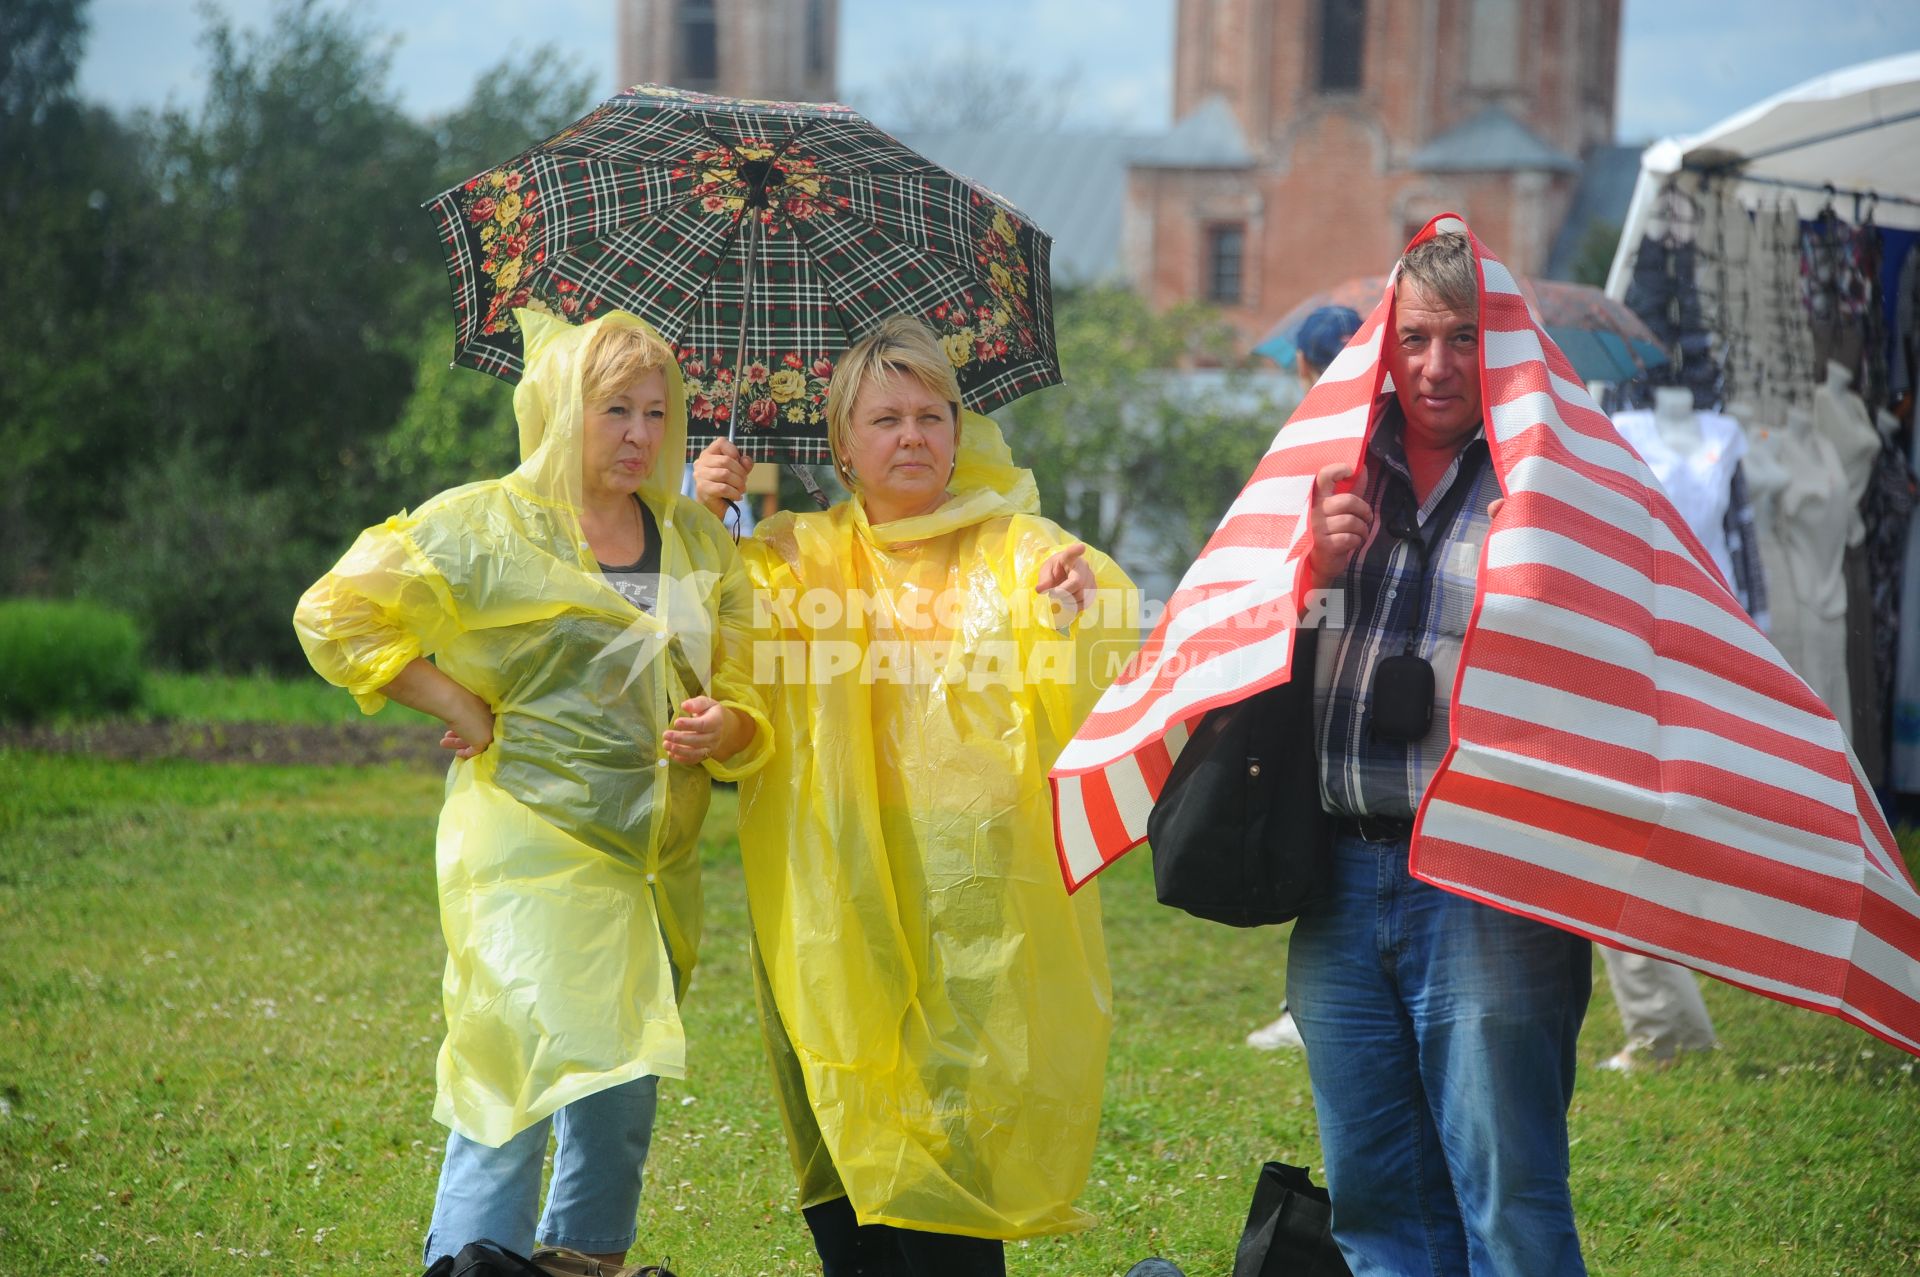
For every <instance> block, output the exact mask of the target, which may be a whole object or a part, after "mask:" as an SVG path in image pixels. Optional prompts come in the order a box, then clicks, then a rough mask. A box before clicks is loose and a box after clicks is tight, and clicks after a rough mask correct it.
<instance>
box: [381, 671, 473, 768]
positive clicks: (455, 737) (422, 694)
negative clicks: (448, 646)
mask: <svg viewBox="0 0 1920 1277" xmlns="http://www.w3.org/2000/svg"><path fill="white" fill-rule="evenodd" d="M380 691H381V693H382V694H383V695H384V696H386V697H387V698H388V699H389V700H394V701H398V702H400V704H402V705H405V706H406V707H407V708H408V709H417V710H419V711H420V712H421V713H422V714H431V715H432V716H433V717H435V718H437V719H439V720H440V721H441V722H443V723H445V724H446V725H447V734H446V735H445V736H442V737H441V738H440V746H441V748H443V749H450V750H452V751H453V752H454V753H455V754H457V755H459V756H460V757H461V758H472V757H473V756H474V755H475V754H478V753H481V752H482V751H484V750H485V749H486V748H487V746H489V745H491V744H493V706H491V705H489V704H487V702H486V701H485V700H483V699H482V698H481V697H479V696H477V695H475V694H474V693H473V692H470V691H468V690H467V689H466V688H465V687H462V686H461V685H460V684H459V683H456V682H454V681H453V679H451V678H449V677H447V676H446V675H445V674H443V673H441V672H440V669H439V667H438V666H436V665H435V664H434V663H433V662H432V661H429V660H425V659H422V658H420V657H415V658H414V659H413V660H411V661H409V662H408V663H407V666H406V668H405V669H403V670H401V671H400V673H399V674H397V675H396V676H395V677H394V680H393V681H392V682H391V683H388V684H387V685H386V686H385V687H383V688H381V689H380Z"/></svg>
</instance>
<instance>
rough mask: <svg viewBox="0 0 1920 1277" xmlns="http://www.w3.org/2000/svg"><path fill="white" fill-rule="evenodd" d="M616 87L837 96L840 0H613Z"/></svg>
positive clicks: (806, 98) (791, 97)
mask: <svg viewBox="0 0 1920 1277" xmlns="http://www.w3.org/2000/svg"><path fill="white" fill-rule="evenodd" d="M616 4H617V9H616V17H615V39H616V41H617V42H618V58H617V66H618V75H619V77H620V87H622V88H625V87H626V86H627V85H630V84H640V83H644V82H652V83H655V84H671V85H675V86H677V87H679V88H683V89H698V90H700V91H702V92H706V93H719V94H723V95H725V96H728V97H751V98H775V99H781V100H788V101H796V102H827V101H832V100H833V99H834V98H835V97H836V96H837V88H836V86H837V83H838V78H839V56H838V52H837V48H838V44H839V39H840V30H839V23H840V5H839V0H616Z"/></svg>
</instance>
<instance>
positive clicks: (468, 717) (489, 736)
mask: <svg viewBox="0 0 1920 1277" xmlns="http://www.w3.org/2000/svg"><path fill="white" fill-rule="evenodd" d="M469 695H472V694H471V693H469ZM491 744H493V706H491V705H489V704H487V703H486V702H485V701H483V700H481V699H480V698H479V697H478V696H474V697H473V703H472V704H471V705H468V706H465V707H463V708H462V709H461V710H459V711H458V712H457V713H455V714H453V715H449V716H448V718H447V734H446V735H444V736H442V737H441V738H440V748H442V749H450V750H452V751H453V754H454V757H456V758H472V757H474V756H475V755H476V754H483V753H485V752H486V749H487V746H489V745H491Z"/></svg>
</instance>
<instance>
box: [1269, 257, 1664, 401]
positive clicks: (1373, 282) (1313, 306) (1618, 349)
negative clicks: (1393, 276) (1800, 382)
mask: <svg viewBox="0 0 1920 1277" xmlns="http://www.w3.org/2000/svg"><path fill="white" fill-rule="evenodd" d="M1518 282H1519V285H1520V292H1521V294H1522V295H1523V296H1524V297H1525V298H1526V299H1527V301H1528V302H1530V303H1531V304H1532V305H1533V309H1534V312H1535V313H1536V314H1537V315H1539V316H1540V323H1541V326H1542V327H1543V328H1545V329H1546V330H1547V335H1548V336H1549V337H1551V338H1553V340H1554V344H1555V345H1557V346H1559V347H1560V350H1561V352H1562V353H1563V354H1565V355H1566V357H1567V359H1568V361H1569V362H1570V363H1572V364H1573V369H1574V371H1575V372H1577V373H1579V374H1580V377H1581V380H1583V381H1611V382H1624V381H1632V380H1634V379H1635V378H1636V377H1639V376H1642V375H1643V374H1644V373H1646V372H1647V371H1648V370H1649V369H1653V368H1657V367H1659V366H1660V365H1661V364H1664V363H1666V362H1667V356H1666V352H1665V351H1663V350H1662V349H1661V348H1660V343H1659V341H1658V340H1656V339H1655V337H1654V335H1653V333H1652V331H1651V330H1650V329H1648V327H1647V326H1646V324H1645V323H1644V322H1642V321H1641V319H1640V317H1639V316H1638V315H1636V314H1634V313H1633V312H1632V311H1631V310H1629V309H1627V306H1626V303H1624V302H1619V301H1615V300H1614V299H1613V298H1611V297H1609V296H1607V295H1606V294H1605V293H1603V292H1601V291H1600V290H1599V289H1597V288H1589V287H1588V286H1587V285H1585V284H1569V283H1565V282H1562V281H1560V280H1545V279H1540V280H1531V279H1523V280H1520V281H1518ZM1386 286H1387V277H1386V276H1385V275H1363V276H1359V277H1357V278H1354V279H1349V280H1347V281H1346V282H1345V283H1342V284H1336V285H1335V286H1334V287H1332V288H1329V289H1327V290H1325V291H1324V292H1318V293H1315V294H1314V295H1313V296H1311V297H1309V298H1307V300H1305V301H1303V302H1301V303H1300V304H1299V305H1298V306H1295V307H1294V308H1293V309H1292V310H1290V311H1288V312H1287V313H1286V315H1285V316H1283V317H1282V318H1281V320H1280V322H1279V323H1277V324H1275V325H1274V326H1273V328H1272V330H1271V331H1269V332H1268V333H1267V335H1266V336H1265V337H1264V338H1262V339H1261V342H1260V344H1259V345H1257V346H1255V347H1254V348H1253V349H1254V353H1255V354H1260V355H1265V356H1267V358H1269V359H1271V360H1273V361H1274V362H1275V363H1277V364H1279V365H1280V366H1281V367H1282V368H1291V367H1293V356H1294V349H1295V347H1294V339H1295V338H1296V337H1297V336H1298V335H1299V332H1300V325H1301V324H1303V323H1305V322H1306V319H1307V316H1308V315H1311V314H1312V313H1313V312H1314V311H1316V310H1318V309H1320V308H1321V307H1322V306H1347V307H1350V308H1352V309H1353V310H1356V311H1358V312H1360V313H1361V314H1363V315H1364V314H1366V313H1367V312H1368V311H1369V310H1371V309H1372V308H1373V306H1374V305H1375V304H1376V303H1377V302H1378V301H1379V300H1380V294H1381V293H1382V292H1383V291H1385V289H1386Z"/></svg>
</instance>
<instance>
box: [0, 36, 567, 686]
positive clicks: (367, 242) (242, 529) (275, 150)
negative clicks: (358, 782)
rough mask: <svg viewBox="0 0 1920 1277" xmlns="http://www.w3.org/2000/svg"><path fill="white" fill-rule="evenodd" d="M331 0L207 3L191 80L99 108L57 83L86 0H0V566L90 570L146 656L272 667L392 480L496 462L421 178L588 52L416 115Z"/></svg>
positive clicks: (458, 474)
mask: <svg viewBox="0 0 1920 1277" xmlns="http://www.w3.org/2000/svg"><path fill="white" fill-rule="evenodd" d="M357 12H360V11H359V10H355V9H347V8H344V7H332V6H329V5H326V4H322V3H319V0H282V3H281V4H280V5H279V6H278V7H277V8H276V10H275V11H274V13H273V14H272V15H271V17H270V18H269V19H268V20H267V21H266V22H265V23H263V24H262V25H261V27H260V28H259V29H258V30H253V31H247V30H241V29H239V28H236V27H235V26H234V25H233V24H232V23H231V22H230V21H229V20H228V19H227V18H226V17H224V16H222V15H221V14H220V13H219V11H217V10H214V9H212V8H209V9H208V10H206V16H205V19H204V21H205V28H204V32H203V35H202V46H203V56H204V59H205V67H206V72H205V84H206V95H205V98H204V100H203V101H201V102H199V103H196V104H194V105H192V106H191V107H190V108H183V109H173V110H169V111H166V112H164V113H161V114H158V115H142V116H138V117H134V118H131V119H119V118H115V117H114V116H112V115H110V114H109V113H107V112H105V111H102V110H99V109H97V108H92V107H88V106H86V105H85V104H84V103H80V102H78V101H77V100H76V98H75V95H74V88H73V79H74V71H75V68H76V66H77V65H78V61H79V56H80V53H81V50H82V47H83V41H84V36H85V31H86V5H85V3H84V2H83V0H14V3H10V4H8V5H6V6H0V57H3V58H4V63H0V141H4V143H5V154H6V156H7V162H8V168H9V176H10V180H9V181H8V182H7V183H5V184H4V185H0V201H4V208H5V213H6V216H7V220H8V225H9V232H10V239H12V241H13V242H15V243H17V244H22V245H27V246H30V251H27V252H23V253H21V254H19V255H18V256H17V257H15V258H13V259H12V260H11V261H10V267H11V268H12V270H13V272H14V273H13V274H12V275H11V276H10V280H9V283H10V285H12V286H11V287H10V289H9V310H10V313H9V319H10V321H11V322H10V323H9V326H8V327H9V337H10V340H9V341H8V342H6V343H4V344H0V448H3V449H4V450H5V455H6V456H7V458H8V466H9V478H10V480H11V481H10V482H9V483H8V484H7V485H6V486H5V488H4V490H3V491H0V593H33V592H38V593H58V592H67V591H72V590H85V591H91V592H95V593H100V594H104V595H107V596H109V597H110V599H111V600H112V601H116V602H120V603H121V604H122V605H124V606H128V607H131V608H133V609H134V610H135V611H136V612H137V613H139V614H140V618H141V621H142V623H143V626H144V628H145V629H146V631H147V633H148V635H149V638H150V641H151V643H152V645H153V649H154V654H155V655H156V656H157V657H159V658H160V659H162V660H166V661H171V662H175V663H182V664H189V665H193V664H209V663H211V664H233V665H242V666H245V665H256V664H267V665H274V664H278V665H290V664H294V663H297V662H298V660H299V651H298V648H297V646H296V645H295V644H294V643H293V641H292V634H291V629H290V627H289V626H288V624H287V617H288V616H289V614H290V612H291V609H292V605H293V596H292V595H291V594H290V593H289V592H288V591H289V590H290V589H297V585H298V584H303V583H304V582H305V581H309V580H311V579H312V578H313V577H314V576H317V575H318V573H319V572H320V571H321V570H322V569H323V568H324V567H325V566H326V564H327V563H328V562H329V561H330V560H331V558H332V556H333V555H335V554H337V553H338V552H339V549H340V548H341V546H342V545H343V544H344V543H345V541H346V540H347V539H349V538H350V537H351V536H352V535H353V533H354V531H355V530H357V529H358V528H359V527H360V526H362V525H363V524H365V523H369V522H372V521H374V520H377V519H379V518H382V517H384V516H385V515H386V514H388V513H390V512H391V511H392V510H393V509H395V508H397V507H399V506H401V505H413V504H417V503H418V502H420V501H421V500H424V499H425V498H426V497H428V496H430V495H431V494H432V489H431V488H427V489H426V490H424V491H423V490H421V489H420V487H419V486H418V485H421V484H435V483H439V482H441V481H442V480H443V479H449V480H451V479H464V478H469V477H474V472H475V471H476V469H477V468H479V467H481V466H486V467H489V468H491V469H492V471H493V472H494V473H498V472H499V471H501V470H504V469H505V468H506V466H507V465H509V464H511V462H512V459H513V455H514V438H513V433H512V428H511V421H512V417H511V408H510V403H511V395H510V391H509V390H508V388H507V387H505V386H504V385H502V384H501V383H499V382H497V381H495V380H494V379H492V378H489V377H486V376H484V375H482V374H479V373H474V372H470V371H466V370H458V371H454V370H450V369H449V368H448V366H447V365H448V361H449V359H450V357H451V346H452V343H451V337H452V321H451V317H450V315H449V314H448V308H447V293H446V274H445V269H444V267H443V265H442V257H441V253H440V248H439V245H438V243H437V240H436V235H435V229H434V226H433V222H432V219H431V217H429V216H428V215H427V214H426V213H425V212H423V211H422V210H421V209H420V207H419V205H420V204H421V202H422V201H423V200H425V199H427V198H429V197H430V196H431V195H433V194H434V193H435V192H436V191H439V190H442V189H444V188H445V187H446V186H448V185H451V184H452V183H453V182H455V181H457V180H459V179H460V178H462V177H464V176H466V175H468V174H470V173H472V172H474V171H477V170H479V169H481V168H483V167H485V166H487V165H488V164H492V163H498V162H500V161H503V160H505V159H507V158H510V157H511V156H512V155H514V154H517V153H518V152H519V151H521V150H523V149H524V148H525V147H526V146H527V145H529V144H530V143H532V142H535V141H538V140H540V139H541V138H543V137H546V136H549V135H551V134H552V133H554V132H556V131H558V130H559V129H560V128H561V127H563V126H564V125H565V124H567V123H568V122H570V121H571V120H572V119H574V118H576V117H577V116H578V115H579V114H581V113H582V112H584V110H585V109H586V107H587V106H588V105H589V88H588V77H587V75H586V74H585V73H584V72H583V71H581V70H580V69H577V68H573V67H570V66H568V65H566V64H565V63H564V62H563V60H562V59H561V58H560V57H559V56H558V55H557V54H555V53H554V52H553V51H552V50H551V49H534V50H532V51H530V52H527V53H524V54H520V55H516V56H515V57H513V58H511V59H509V60H507V61H505V62H503V63H501V64H500V65H498V66H496V67H494V68H492V69H490V70H489V71H487V72H486V73H485V74H484V75H483V76H482V77H481V78H480V80H479V82H478V83H477V84H476V86H475V89H474V92H473V94H472V96H471V97H470V98H469V100H468V101H467V102H466V103H465V104H464V105H463V106H461V107H460V108H459V109H457V110H455V111H453V112H451V113H449V114H448V115H447V116H445V117H444V118H443V119H440V120H437V121H431V122H424V123H423V122H421V121H417V120H414V119H412V118H410V117H409V116H407V115H406V114H405V112H404V111H402V109H401V107H400V104H399V99H398V96H397V94H396V92H395V91H394V88H393V85H392V77H391V74H390V67H389V48H390V41H389V40H388V38H387V37H385V36H383V35H382V34H381V33H380V32H378V31H376V30H374V29H373V28H371V27H370V26H368V25H367V24H366V23H365V22H364V21H362V20H360V19H358V18H356V17H354V16H353V14H354V13H357ZM16 160H18V161H19V162H20V169H19V173H20V176H19V177H18V178H14V177H13V171H14V164H15V162H16ZM416 446H418V447H422V448H424V449H426V451H425V453H424V455H419V454H416V453H414V452H413V451H411V449H412V448H414V447H416ZM216 577H225V578H231V579H220V580H216V579H214V578H216Z"/></svg>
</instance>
